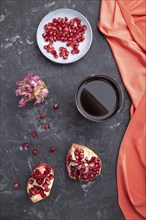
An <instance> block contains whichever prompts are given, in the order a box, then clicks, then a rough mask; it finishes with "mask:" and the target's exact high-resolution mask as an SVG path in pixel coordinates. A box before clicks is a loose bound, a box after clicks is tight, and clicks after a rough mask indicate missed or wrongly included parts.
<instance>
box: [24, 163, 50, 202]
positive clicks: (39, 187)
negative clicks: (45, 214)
mask: <svg viewBox="0 0 146 220" xmlns="http://www.w3.org/2000/svg"><path fill="white" fill-rule="evenodd" d="M53 182H54V170H53V168H52V167H50V166H49V165H47V164H45V163H41V164H39V165H38V166H37V167H36V168H35V169H34V170H33V172H32V173H31V175H30V178H29V180H28V183H27V193H28V195H29V198H30V199H31V201H32V202H33V203H36V202H39V201H41V200H43V199H45V198H47V197H48V196H49V195H50V191H51V188H52V186H53Z"/></svg>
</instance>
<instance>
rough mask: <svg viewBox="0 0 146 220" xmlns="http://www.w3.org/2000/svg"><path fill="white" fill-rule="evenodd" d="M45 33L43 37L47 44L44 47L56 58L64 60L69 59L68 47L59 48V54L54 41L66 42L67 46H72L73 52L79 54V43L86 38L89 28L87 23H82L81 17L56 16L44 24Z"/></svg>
mask: <svg viewBox="0 0 146 220" xmlns="http://www.w3.org/2000/svg"><path fill="white" fill-rule="evenodd" d="M44 29H45V33H43V35H42V36H43V38H44V40H45V41H46V42H48V44H47V45H45V46H44V49H45V50H46V51H47V52H48V53H51V54H52V55H53V56H54V58H56V59H57V58H58V56H59V57H62V58H63V59H64V60H67V59H68V56H69V51H68V50H67V48H66V47H60V48H59V54H57V51H56V50H55V47H54V46H53V43H54V42H56V41H61V42H66V46H67V47H72V49H71V54H78V53H79V52H80V51H79V49H78V47H79V44H80V43H81V42H82V41H84V40H85V37H84V33H85V30H86V29H87V27H86V25H83V24H81V20H80V19H79V18H77V17H76V18H73V19H71V20H69V19H68V18H67V17H65V18H60V17H59V18H54V19H53V20H52V21H51V22H49V23H48V24H46V25H45V26H44Z"/></svg>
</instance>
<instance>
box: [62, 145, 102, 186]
mask: <svg viewBox="0 0 146 220" xmlns="http://www.w3.org/2000/svg"><path fill="white" fill-rule="evenodd" d="M66 167H67V171H68V175H69V177H70V178H72V179H77V180H81V181H84V182H91V181H93V180H95V178H96V177H97V176H98V175H100V172H101V167H102V162H101V159H100V158H99V157H98V155H96V154H95V153H94V152H93V151H92V150H90V149H89V148H87V147H85V146H81V145H78V144H73V145H72V146H71V148H70V150H69V152H68V154H67V158H66Z"/></svg>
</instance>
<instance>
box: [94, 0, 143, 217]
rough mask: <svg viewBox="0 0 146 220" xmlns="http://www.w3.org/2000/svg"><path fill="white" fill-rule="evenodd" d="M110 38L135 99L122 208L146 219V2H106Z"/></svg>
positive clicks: (121, 174)
mask: <svg viewBox="0 0 146 220" xmlns="http://www.w3.org/2000/svg"><path fill="white" fill-rule="evenodd" d="M98 27H99V29H100V31H101V32H102V33H103V34H104V36H105V37H106V39H107V41H108V43H109V45H110V47H111V50H112V52H113V54H114V57H115V60H116V62H117V65H118V68H119V71H120V74H121V77H122V80H123V83H124V85H125V87H126V89H127V91H128V94H129V96H130V98H131V102H132V105H131V111H130V112H131V120H130V123H129V125H128V128H127V130H126V133H125V135H124V138H123V141H122V143H121V146H120V150H119V156H118V163H117V185H118V199H119V205H120V207H121V209H122V211H123V214H124V216H125V218H126V219H127V220H144V219H146V0H102V2H101V11H100V21H99V23H98Z"/></svg>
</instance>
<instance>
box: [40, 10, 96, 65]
mask: <svg viewBox="0 0 146 220" xmlns="http://www.w3.org/2000/svg"><path fill="white" fill-rule="evenodd" d="M58 17H62V18H64V17H67V18H68V19H69V20H70V19H72V18H75V17H78V18H79V19H80V20H81V23H82V24H84V25H86V26H87V29H86V31H85V34H84V36H85V40H84V41H83V42H81V43H80V45H79V50H80V53H79V54H74V55H73V54H71V53H70V54H69V57H68V60H63V59H62V57H58V59H55V58H54V57H53V55H52V54H51V53H47V51H46V50H45V49H44V48H43V47H44V45H46V44H47V43H46V42H45V40H44V38H43V37H42V34H43V33H44V26H45V24H47V23H48V22H50V21H52V20H53V18H58ZM92 38H93V34H92V29H91V26H90V24H89V22H88V20H87V19H86V18H85V17H84V16H83V15H82V14H80V13H79V12H77V11H75V10H72V9H65V8H62V9H57V10H55V11H52V12H50V13H49V14H47V15H46V16H45V17H44V18H43V19H42V21H41V22H40V24H39V26H38V29H37V44H38V46H39V48H40V50H41V52H42V53H43V54H44V56H46V57H47V58H48V59H50V60H52V61H54V62H56V63H62V64H67V63H73V62H75V61H77V60H79V59H80V58H82V57H83V56H84V55H85V54H86V53H87V51H88V50H89V48H90V46H91V43H92ZM53 45H54V47H55V50H56V51H57V53H58V54H59V50H58V49H59V47H61V46H63V47H66V42H61V41H56V42H54V44H53ZM67 48H68V50H69V51H71V47H67Z"/></svg>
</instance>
